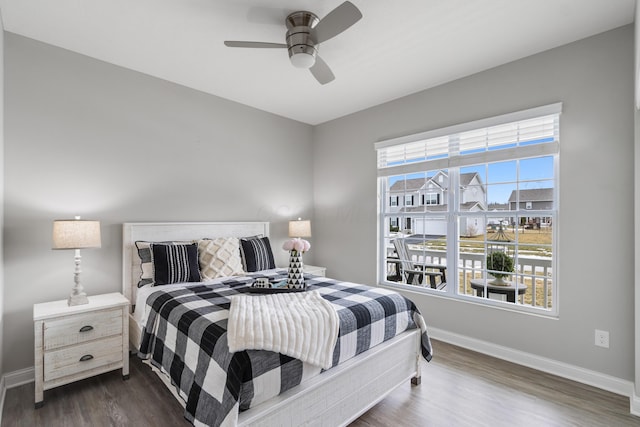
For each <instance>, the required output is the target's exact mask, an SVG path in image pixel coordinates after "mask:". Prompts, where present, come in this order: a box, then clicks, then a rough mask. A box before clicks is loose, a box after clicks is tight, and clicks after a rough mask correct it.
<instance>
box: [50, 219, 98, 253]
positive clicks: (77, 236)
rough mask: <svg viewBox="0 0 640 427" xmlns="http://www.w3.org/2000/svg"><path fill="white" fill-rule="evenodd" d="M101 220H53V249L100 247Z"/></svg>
mask: <svg viewBox="0 0 640 427" xmlns="http://www.w3.org/2000/svg"><path fill="white" fill-rule="evenodd" d="M101 244H102V243H101V241H100V221H87V220H81V219H62V220H55V221H54V222H53V249H85V248H99V247H100V246H101Z"/></svg>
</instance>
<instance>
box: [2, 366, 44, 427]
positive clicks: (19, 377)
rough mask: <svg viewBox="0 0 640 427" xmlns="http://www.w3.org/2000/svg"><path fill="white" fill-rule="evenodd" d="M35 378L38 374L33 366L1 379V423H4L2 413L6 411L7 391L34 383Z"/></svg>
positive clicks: (10, 373)
mask: <svg viewBox="0 0 640 427" xmlns="http://www.w3.org/2000/svg"><path fill="white" fill-rule="evenodd" d="M35 378H36V372H35V369H34V368H33V366H32V367H30V368H25V369H21V370H19V371H13V372H9V373H6V374H4V375H3V376H2V377H1V378H0V423H2V412H3V410H4V399H5V397H6V396H7V390H8V389H10V388H13V387H18V386H19V385H22V384H27V383H31V382H34V381H35Z"/></svg>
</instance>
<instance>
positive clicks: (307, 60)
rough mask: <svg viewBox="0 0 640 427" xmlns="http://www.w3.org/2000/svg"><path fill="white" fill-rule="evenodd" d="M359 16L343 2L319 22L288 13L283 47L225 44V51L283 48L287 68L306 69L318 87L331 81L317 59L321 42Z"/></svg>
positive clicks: (306, 15) (306, 14)
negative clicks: (227, 48) (290, 66)
mask: <svg viewBox="0 0 640 427" xmlns="http://www.w3.org/2000/svg"><path fill="white" fill-rule="evenodd" d="M360 18H362V13H360V11H359V10H358V8H357V7H355V6H354V5H353V3H351V2H349V1H346V2H344V3H342V4H341V5H340V6H338V7H336V8H335V9H333V10H332V11H331V12H329V14H328V15H327V16H325V17H324V18H322V19H318V17H317V16H316V15H315V14H313V13H311V12H307V11H297V12H293V13H290V14H289V15H288V16H287V19H286V20H285V25H286V27H287V33H286V37H285V40H286V42H287V43H286V44H283V43H265V42H250V41H225V42H224V44H225V46H227V47H242V48H258V49H265V48H266V49H271V48H287V50H288V52H289V59H290V61H291V64H293V66H294V67H296V68H307V69H309V71H311V74H312V75H313V76H314V77H315V78H316V80H317V81H318V82H319V83H320V84H327V83H329V82H331V81H333V80H334V79H335V76H334V75H333V72H332V71H331V68H329V66H328V65H327V63H326V62H324V61H323V60H322V58H321V57H320V56H318V47H319V44H320V43H322V42H325V41H327V40H329V39H331V38H333V37H335V36H337V35H338V34H340V33H342V32H343V31H344V30H346V29H347V28H349V27H351V26H352V25H353V24H355V23H356V22H358V21H359V20H360Z"/></svg>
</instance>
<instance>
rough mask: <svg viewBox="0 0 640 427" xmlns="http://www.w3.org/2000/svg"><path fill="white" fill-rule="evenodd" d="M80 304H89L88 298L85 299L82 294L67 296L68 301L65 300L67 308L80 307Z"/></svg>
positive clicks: (85, 296)
mask: <svg viewBox="0 0 640 427" xmlns="http://www.w3.org/2000/svg"><path fill="white" fill-rule="evenodd" d="M82 304H89V298H87V294H85V293H84V292H82V293H79V294H75V295H69V299H67V305H68V306H72V305H82Z"/></svg>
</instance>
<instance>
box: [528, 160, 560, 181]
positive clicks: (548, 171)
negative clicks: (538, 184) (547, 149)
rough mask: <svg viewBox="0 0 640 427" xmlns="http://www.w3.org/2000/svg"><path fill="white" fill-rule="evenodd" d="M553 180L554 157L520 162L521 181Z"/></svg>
mask: <svg viewBox="0 0 640 427" xmlns="http://www.w3.org/2000/svg"><path fill="white" fill-rule="evenodd" d="M539 179H553V157H551V156H546V157H536V158H533V159H523V160H520V181H530V180H539Z"/></svg>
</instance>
